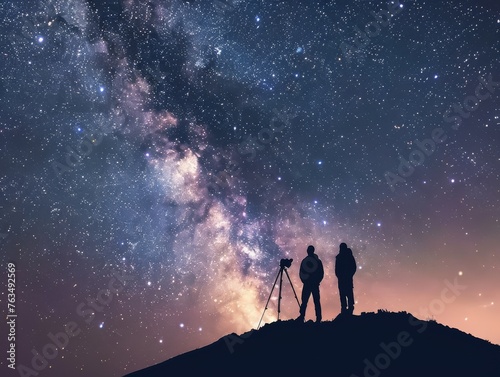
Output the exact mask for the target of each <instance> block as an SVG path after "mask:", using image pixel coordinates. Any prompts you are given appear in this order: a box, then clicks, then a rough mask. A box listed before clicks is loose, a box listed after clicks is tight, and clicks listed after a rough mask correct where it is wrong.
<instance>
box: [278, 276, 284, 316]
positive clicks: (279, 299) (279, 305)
mask: <svg viewBox="0 0 500 377" xmlns="http://www.w3.org/2000/svg"><path fill="white" fill-rule="evenodd" d="M283 270H284V268H280V272H279V275H280V294H279V296H278V321H279V320H280V313H281V287H282V286H283ZM285 271H286V270H285Z"/></svg>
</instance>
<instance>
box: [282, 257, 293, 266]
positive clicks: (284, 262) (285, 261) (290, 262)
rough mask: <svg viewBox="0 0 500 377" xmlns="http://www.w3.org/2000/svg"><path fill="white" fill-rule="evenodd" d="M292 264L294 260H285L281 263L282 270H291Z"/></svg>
mask: <svg viewBox="0 0 500 377" xmlns="http://www.w3.org/2000/svg"><path fill="white" fill-rule="evenodd" d="M292 262H293V259H286V258H283V259H281V261H280V267H281V268H290V266H291V265H292Z"/></svg>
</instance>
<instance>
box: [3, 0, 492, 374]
mask: <svg viewBox="0 0 500 377" xmlns="http://www.w3.org/2000/svg"><path fill="white" fill-rule="evenodd" d="M388 8H389V9H391V11H392V12H393V16H391V18H390V21H387V22H386V20H385V19H381V20H380V23H379V26H378V27H377V26H374V25H375V24H373V23H372V24H371V25H372V26H371V30H370V29H369V30H368V33H369V35H371V37H370V36H367V35H366V34H365V27H366V25H367V24H369V23H370V22H372V21H374V20H375V19H376V18H375V16H374V15H373V12H380V11H382V13H381V14H385V13H383V12H385V11H387V9H388ZM0 14H1V18H2V22H1V23H0V29H1V33H0V38H1V39H0V56H1V59H0V74H1V81H0V99H1V102H0V154H1V161H0V194H1V195H0V211H1V212H0V243H1V248H2V253H1V260H2V266H5V267H4V272H5V274H4V272H2V276H4V278H3V280H5V284H3V285H2V287H3V288H2V291H1V295H0V297H1V301H2V306H3V307H4V308H5V307H6V306H7V304H6V301H7V300H6V298H7V293H8V292H7V285H6V281H7V279H6V274H7V271H6V270H7V268H6V266H7V262H14V263H16V268H17V274H16V275H17V276H16V286H17V288H16V294H17V299H16V310H17V313H18V318H17V339H16V344H17V364H18V365H20V364H23V365H25V366H27V367H31V359H32V357H33V354H32V349H36V350H38V351H39V352H41V351H42V348H43V347H44V346H45V345H46V344H47V343H49V342H50V339H49V338H48V333H53V334H56V333H58V332H60V331H64V325H65V324H66V323H68V322H74V323H76V324H77V326H78V329H79V330H80V331H79V333H78V335H77V336H74V337H72V338H71V339H70V340H69V343H68V344H67V346H66V347H65V349H64V350H59V352H58V355H57V357H55V358H54V359H53V360H51V361H50V367H49V366H47V367H45V368H44V369H43V370H41V371H40V376H63V375H71V376H74V377H81V376H120V375H123V374H124V373H126V372H132V371H134V370H137V369H140V368H144V367H146V366H149V365H151V364H154V363H158V362H161V361H163V360H166V359H167V358H170V357H172V356H175V355H178V354H180V353H183V352H186V351H189V350H191V349H193V348H197V347H201V346H204V345H206V344H209V343H211V342H213V341H215V340H217V339H219V338H220V337H222V336H223V335H225V334H228V333H231V332H236V333H241V332H244V331H247V330H249V329H251V328H255V327H256V326H257V324H258V321H259V319H260V316H261V315H262V312H263V309H264V306H265V303H266V300H267V297H268V295H269V293H270V291H271V288H272V283H273V281H274V279H275V277H276V274H277V271H278V268H279V261H280V259H281V258H293V259H294V262H293V264H292V266H291V268H290V269H289V273H290V276H291V279H292V283H293V285H294V287H295V289H296V290H297V291H298V293H299V294H300V291H301V288H302V284H301V283H300V280H299V276H298V267H299V262H300V260H301V259H302V258H303V257H305V255H306V248H307V245H309V244H313V245H314V246H315V247H316V252H317V254H318V255H319V257H320V258H321V259H322V261H323V263H324V265H325V279H324V281H323V283H322V285H321V294H322V303H323V308H324V310H323V311H324V313H323V318H324V319H325V320H329V319H332V318H334V317H335V316H336V315H337V314H338V313H339V311H340V303H339V299H338V293H337V280H336V278H335V275H334V271H333V268H334V257H335V255H336V254H337V253H338V245H339V243H340V242H346V243H347V244H348V245H349V246H350V247H351V248H352V250H353V253H354V256H355V258H356V260H357V263H358V271H357V274H356V275H355V280H354V284H355V298H356V300H357V305H356V312H357V313H358V314H359V313H360V312H362V311H376V310H378V309H386V310H391V311H399V310H406V311H409V312H412V313H413V314H414V315H416V316H417V317H419V318H422V319H430V318H434V319H436V320H437V321H438V322H441V323H443V324H446V325H449V326H452V327H457V328H459V329H461V330H463V331H466V332H469V333H472V334H473V335H475V336H478V337H481V338H483V339H488V340H490V341H491V342H493V343H497V344H499V343H500V328H499V326H498V318H499V316H500V291H499V289H498V288H499V286H500V274H499V269H500V263H499V262H500V249H499V244H500V189H499V188H500V169H499V168H500V155H499V152H498V151H499V149H498V148H499V146H500V69H499V67H500V64H499V58H500V4H499V3H498V1H496V0H495V1H493V0H491V1H486V0H467V1H460V2H458V1H451V0H447V1H430V0H415V1H405V2H403V1H401V4H398V3H397V2H390V3H389V5H387V3H385V2H379V1H359V0H358V1H355V0H352V1H312V0H308V1H305V0H304V1H299V0H294V1H277V0H276V1H271V0H269V1H264V0H260V1H259V0H248V1H241V0H224V1H222V0H221V1H217V0H214V1H212V0H207V1H179V0H151V1H142V0H126V1H106V0H102V1H97V0H96V1H83V0H67V1H63V0H47V1H42V2H35V1H14V2H2V3H1V4H0ZM356 28H358V29H356ZM488 82H490V83H489V84H487V83H488ZM496 83H498V84H496ZM478 87H479V89H480V90H479V91H478V90H477V89H478ZM478 93H479V96H482V97H483V98H484V99H483V100H480V101H479V102H476V101H475V100H474V98H477V97H474V96H478ZM436 132H438V133H440V140H443V139H445V140H443V141H442V142H437V143H436V142H432V143H430V142H427V144H426V145H427V154H425V153H424V152H422V151H421V149H419V147H418V145H419V144H420V145H422V144H421V143H420V142H422V141H423V140H424V139H432V136H433V135H434V136H435V135H436ZM417 141H418V142H419V143H417ZM432 144H435V145H434V147H432V148H431V146H432ZM423 148H424V149H425V148H426V147H425V146H424V147H423ZM401 158H402V159H404V160H405V161H407V160H409V159H412V161H413V162H416V165H417V166H415V167H408V166H409V165H407V166H406V168H404V167H403V168H402V169H400V170H401V171H402V174H404V175H405V176H401V175H400V174H401V171H400V172H399V173H398V167H399V165H400V164H402V165H405V162H401V161H403V160H401ZM405 169H406V170H405ZM396 174H398V176H396ZM391 185H392V187H391ZM114 274H115V275H114ZM113 276H114V277H113ZM116 276H120V278H121V280H120V279H118V278H117V277H116ZM110 282H111V283H112V284H111V285H112V286H113V287H115V288H116V289H119V290H120V292H119V293H116V292H115V294H113V293H112V291H110V290H108V288H109V287H110ZM113 284H114V285H113ZM450 284H452V285H453V284H458V285H460V287H462V288H463V287H465V288H463V289H462V288H461V289H460V290H459V291H458V294H457V295H451V294H450V293H449V291H448V296H446V303H443V299H442V297H443V296H442V292H443V290H444V289H446V287H448V286H449V285H450ZM110 292H111V293H110ZM452 296H453V297H452ZM103 297H104V298H103ZM96 300H97V301H96ZM99 300H101V301H103V300H104V301H106V304H105V305H103V304H99V303H98V302H99ZM282 303H283V309H282V318H283V319H288V318H294V317H296V316H297V315H298V307H297V305H296V304H297V303H296V302H295V299H294V297H293V292H292V291H291V289H290V287H289V284H288V282H285V286H284V292H283V302H282ZM276 304H277V289H275V290H274V293H273V298H272V300H271V304H270V306H269V309H268V310H267V311H266V314H265V317H264V322H270V321H274V320H275V319H276V314H277V313H276V306H277V305H276ZM92 306H93V307H94V309H91V308H92ZM4 308H2V310H4ZM307 318H314V310H313V305H312V303H310V304H309V307H308V312H307ZM2 329H3V330H2V332H3V334H4V335H1V336H2V339H3V343H2V344H5V346H6V343H7V342H6V341H5V338H6V337H7V331H8V329H7V326H6V325H5V324H4V325H3V326H2ZM0 363H1V365H0V367H1V368H2V372H1V373H4V372H3V371H5V370H7V371H8V372H10V370H8V369H7V367H6V360H4V358H2V360H1V361H0ZM14 374H15V375H18V374H17V373H14ZM14 374H13V375H14Z"/></svg>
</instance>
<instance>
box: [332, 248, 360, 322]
mask: <svg viewBox="0 0 500 377" xmlns="http://www.w3.org/2000/svg"><path fill="white" fill-rule="evenodd" d="M355 273H356V261H355V260H354V257H353V255H352V250H351V249H349V248H348V247H347V245H346V244H345V243H344V242H342V243H341V244H340V247H339V253H338V255H337V256H336V257H335V275H336V276H337V279H338V283H339V295H340V305H341V314H352V313H353V311H354V292H353V289H354V284H353V281H352V279H353V276H354V274H355Z"/></svg>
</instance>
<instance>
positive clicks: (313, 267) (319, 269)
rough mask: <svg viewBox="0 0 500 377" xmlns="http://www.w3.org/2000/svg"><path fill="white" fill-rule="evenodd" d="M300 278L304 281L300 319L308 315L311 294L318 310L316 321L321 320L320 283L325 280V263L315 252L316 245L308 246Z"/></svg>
mask: <svg viewBox="0 0 500 377" xmlns="http://www.w3.org/2000/svg"><path fill="white" fill-rule="evenodd" d="M299 274H300V280H301V281H302V283H304V286H303V288H302V305H301V306H300V316H299V317H298V318H297V320H298V321H300V322H303V321H304V318H305V315H306V308H307V301H309V296H311V294H312V296H313V300H314V308H315V311H316V322H321V303H320V297H319V284H320V283H321V280H323V276H324V270H323V263H322V262H321V260H320V259H319V257H318V255H317V254H315V253H314V246H312V245H310V246H308V247H307V257H305V258H304V259H303V260H302V263H301V264H300V272H299Z"/></svg>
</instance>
